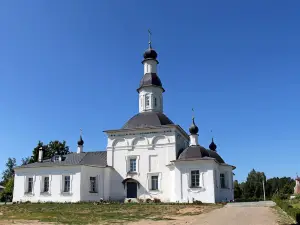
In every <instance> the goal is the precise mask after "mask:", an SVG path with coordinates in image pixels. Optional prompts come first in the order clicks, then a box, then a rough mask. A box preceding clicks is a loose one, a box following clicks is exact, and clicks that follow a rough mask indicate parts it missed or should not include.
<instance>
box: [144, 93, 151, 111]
mask: <svg viewBox="0 0 300 225" xmlns="http://www.w3.org/2000/svg"><path fill="white" fill-rule="evenodd" d="M145 106H146V108H149V107H150V96H149V95H145Z"/></svg>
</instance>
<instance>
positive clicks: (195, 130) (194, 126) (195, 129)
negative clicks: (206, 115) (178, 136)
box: [189, 118, 199, 134]
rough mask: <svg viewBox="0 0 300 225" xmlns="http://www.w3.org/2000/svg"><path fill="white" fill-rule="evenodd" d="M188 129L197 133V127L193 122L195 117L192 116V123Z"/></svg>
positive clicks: (192, 132)
mask: <svg viewBox="0 0 300 225" xmlns="http://www.w3.org/2000/svg"><path fill="white" fill-rule="evenodd" d="M189 131H190V133H191V134H198V131H199V129H198V127H197V126H196V124H195V119H194V118H193V123H192V125H191V126H190V128H189Z"/></svg>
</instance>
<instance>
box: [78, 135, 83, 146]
mask: <svg viewBox="0 0 300 225" xmlns="http://www.w3.org/2000/svg"><path fill="white" fill-rule="evenodd" d="M77 144H78V146H83V144H84V141H83V140H82V136H81V135H80V137H79V140H78V142H77Z"/></svg>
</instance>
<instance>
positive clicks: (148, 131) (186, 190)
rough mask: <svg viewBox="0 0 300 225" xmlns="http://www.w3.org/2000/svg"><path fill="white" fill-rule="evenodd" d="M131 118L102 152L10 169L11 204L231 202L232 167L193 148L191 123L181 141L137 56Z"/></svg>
mask: <svg viewBox="0 0 300 225" xmlns="http://www.w3.org/2000/svg"><path fill="white" fill-rule="evenodd" d="M142 63H143V65H144V76H143V77H142V79H141V81H140V84H139V87H138V88H137V92H138V104H139V112H138V113H137V114H136V115H134V116H133V117H132V118H130V119H129V120H128V121H127V122H126V123H125V124H124V125H123V126H122V127H121V128H120V129H112V130H106V131H104V132H105V133H106V135H107V147H106V150H105V151H98V152H85V151H84V148H83V146H84V141H83V139H82V135H80V139H79V141H78V148H77V152H74V153H71V154H67V155H56V156H54V157H52V158H50V159H44V160H43V149H40V151H39V160H38V162H36V163H32V164H28V165H24V166H20V167H17V168H15V185H14V193H13V201H14V202H20V201H22V202H24V201H30V202H81V201H99V200H102V199H103V200H113V201H128V200H129V199H130V201H137V200H139V199H142V200H144V201H145V200H147V199H151V200H154V199H159V200H160V201H162V202H190V203H191V202H194V201H201V202H203V203H216V202H221V201H231V200H233V199H234V196H233V193H234V189H233V188H234V187H233V170H234V169H235V167H234V166H232V165H230V164H227V163H225V162H224V160H223V159H222V157H221V156H220V155H219V154H218V152H217V145H216V144H215V143H214V140H213V139H212V141H211V144H210V145H209V148H205V147H203V146H201V145H200V144H199V143H198V127H197V125H196V123H195V120H194V118H193V120H192V122H191V126H190V128H189V134H187V133H186V131H185V130H184V129H183V128H182V127H180V126H179V125H177V124H175V123H173V122H172V120H171V119H169V118H168V117H167V115H165V114H164V110H163V109H164V101H163V93H164V92H165V89H164V88H163V85H162V82H161V80H160V78H159V76H158V73H157V65H158V60H157V52H156V51H155V50H154V49H153V48H152V46H151V41H149V47H148V49H147V50H146V51H145V52H144V59H143V61H142Z"/></svg>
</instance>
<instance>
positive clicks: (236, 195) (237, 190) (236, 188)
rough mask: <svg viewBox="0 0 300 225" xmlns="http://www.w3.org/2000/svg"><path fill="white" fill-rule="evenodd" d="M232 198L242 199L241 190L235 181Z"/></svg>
mask: <svg viewBox="0 0 300 225" xmlns="http://www.w3.org/2000/svg"><path fill="white" fill-rule="evenodd" d="M233 185H234V198H242V189H241V187H240V184H239V182H238V181H237V180H235V181H234V183H233Z"/></svg>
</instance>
